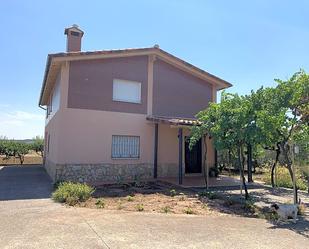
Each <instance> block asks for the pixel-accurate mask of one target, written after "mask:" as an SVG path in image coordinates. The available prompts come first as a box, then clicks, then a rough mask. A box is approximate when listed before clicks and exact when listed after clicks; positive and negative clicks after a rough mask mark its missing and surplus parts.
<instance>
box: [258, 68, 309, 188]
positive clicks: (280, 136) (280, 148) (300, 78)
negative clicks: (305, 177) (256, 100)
mask: <svg viewBox="0 0 309 249" xmlns="http://www.w3.org/2000/svg"><path fill="white" fill-rule="evenodd" d="M275 81H276V82H277V83H278V85H277V87H276V88H271V89H268V91H266V92H265V98H264V101H265V103H264V106H263V108H262V109H261V110H260V111H259V112H258V119H257V123H258V125H259V127H260V128H261V130H262V134H263V135H264V136H266V137H267V138H268V139H266V140H267V141H268V142H267V143H268V145H271V144H272V145H271V146H270V147H272V148H275V150H276V152H277V155H276V160H275V163H274V165H273V166H272V169H271V179H272V185H273V186H274V170H275V167H276V165H277V162H278V158H279V155H280V154H282V155H283V158H284V166H286V167H287V169H288V170H289V173H290V176H291V178H292V179H293V170H292V161H293V160H292V146H291V145H292V144H293V143H294V140H295V138H296V136H306V133H307V132H308V129H306V127H308V124H309V123H308V120H309V118H308V113H309V75H308V74H306V73H305V72H304V71H303V70H301V71H299V72H297V73H295V74H294V75H293V76H292V77H291V78H290V79H288V80H285V81H283V80H278V79H276V80H275ZM267 143H266V145H267Z"/></svg>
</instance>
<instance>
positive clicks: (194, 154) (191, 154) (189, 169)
mask: <svg viewBox="0 0 309 249" xmlns="http://www.w3.org/2000/svg"><path fill="white" fill-rule="evenodd" d="M189 144H190V139H189V138H188V137H186V140H185V165H186V166H185V167H186V169H185V171H186V174H190V173H202V142H201V140H199V141H198V142H197V143H196V144H195V145H194V146H193V148H192V149H191V150H190V149H189Z"/></svg>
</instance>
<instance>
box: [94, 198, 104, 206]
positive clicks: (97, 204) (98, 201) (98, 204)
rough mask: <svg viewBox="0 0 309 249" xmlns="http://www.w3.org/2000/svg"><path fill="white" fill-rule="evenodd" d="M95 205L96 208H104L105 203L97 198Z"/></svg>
mask: <svg viewBox="0 0 309 249" xmlns="http://www.w3.org/2000/svg"><path fill="white" fill-rule="evenodd" d="M95 205H96V207H97V208H105V201H104V199H103V198H99V199H97V201H96V202H95Z"/></svg>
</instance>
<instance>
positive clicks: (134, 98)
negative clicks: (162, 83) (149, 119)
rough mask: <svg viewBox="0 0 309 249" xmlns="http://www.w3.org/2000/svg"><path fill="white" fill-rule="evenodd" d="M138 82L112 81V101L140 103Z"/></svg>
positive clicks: (139, 85) (139, 84)
mask: <svg viewBox="0 0 309 249" xmlns="http://www.w3.org/2000/svg"><path fill="white" fill-rule="evenodd" d="M141 86H142V84H141V83H140V82H136V81H129V80H119V79H114V80H113V100H115V101H123V102H130V103H138V104H139V103H141Z"/></svg>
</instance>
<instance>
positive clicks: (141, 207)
mask: <svg viewBox="0 0 309 249" xmlns="http://www.w3.org/2000/svg"><path fill="white" fill-rule="evenodd" d="M136 210H137V211H138V212H142V211H144V205H143V204H138V205H137V206H136Z"/></svg>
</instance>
